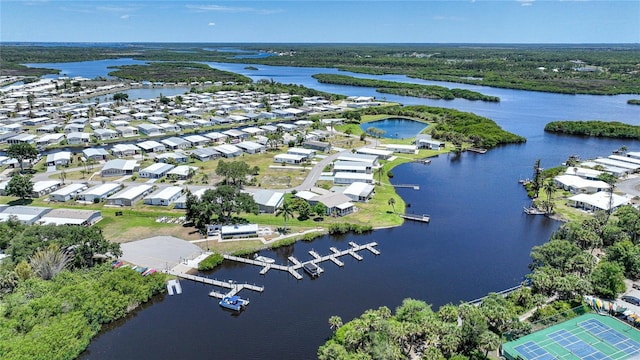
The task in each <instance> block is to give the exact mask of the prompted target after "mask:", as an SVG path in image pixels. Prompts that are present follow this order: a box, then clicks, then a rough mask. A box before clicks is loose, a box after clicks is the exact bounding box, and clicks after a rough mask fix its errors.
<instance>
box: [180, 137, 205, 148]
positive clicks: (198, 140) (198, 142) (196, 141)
mask: <svg viewBox="0 0 640 360" xmlns="http://www.w3.org/2000/svg"><path fill="white" fill-rule="evenodd" d="M183 138H184V139H185V140H186V141H188V142H190V143H191V145H193V146H203V145H207V144H208V143H210V142H211V139H209V138H207V137H204V136H202V135H187V136H184V137H183Z"/></svg>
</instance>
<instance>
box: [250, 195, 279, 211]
mask: <svg viewBox="0 0 640 360" xmlns="http://www.w3.org/2000/svg"><path fill="white" fill-rule="evenodd" d="M253 200H254V201H255V202H256V204H258V207H259V209H260V212H261V213H268V214H273V213H275V212H276V210H278V208H279V207H280V206H281V205H282V203H283V202H284V193H281V192H278V191H273V190H264V189H262V190H258V191H256V192H255V193H254V194H253Z"/></svg>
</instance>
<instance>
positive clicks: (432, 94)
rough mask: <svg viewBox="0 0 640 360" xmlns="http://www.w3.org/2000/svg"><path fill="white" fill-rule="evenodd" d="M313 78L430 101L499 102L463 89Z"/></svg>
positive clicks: (326, 76) (339, 77)
mask: <svg viewBox="0 0 640 360" xmlns="http://www.w3.org/2000/svg"><path fill="white" fill-rule="evenodd" d="M313 78H315V79H316V80H318V82H321V83H328V84H338V85H350V86H361V87H375V88H377V89H376V91H377V92H380V93H387V94H396V95H403V96H413V97H421V98H431V99H444V100H453V99H456V98H461V99H467V100H481V101H490V102H499V101H500V98H498V97H497V96H488V95H484V94H481V93H479V92H476V91H471V90H465V89H449V88H446V87H444V86H437V85H420V84H408V83H401V82H396V81H386V80H374V79H362V78H356V77H353V76H347V75H337V74H315V75H313Z"/></svg>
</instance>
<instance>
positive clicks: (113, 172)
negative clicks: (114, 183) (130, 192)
mask: <svg viewBox="0 0 640 360" xmlns="http://www.w3.org/2000/svg"><path fill="white" fill-rule="evenodd" d="M139 168H140V165H138V163H137V162H136V161H135V160H124V159H114V160H109V161H107V162H106V163H105V164H104V166H103V167H102V170H101V171H100V176H102V177H108V176H125V175H133V173H134V172H136V171H138V169H139Z"/></svg>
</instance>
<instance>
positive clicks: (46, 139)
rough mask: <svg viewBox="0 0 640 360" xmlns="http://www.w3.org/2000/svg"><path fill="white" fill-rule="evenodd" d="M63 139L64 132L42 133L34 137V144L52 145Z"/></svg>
mask: <svg viewBox="0 0 640 360" xmlns="http://www.w3.org/2000/svg"><path fill="white" fill-rule="evenodd" d="M62 140H64V134H44V135H42V136H40V137H39V138H37V139H36V145H42V146H47V145H52V144H59V143H61V142H62Z"/></svg>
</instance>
